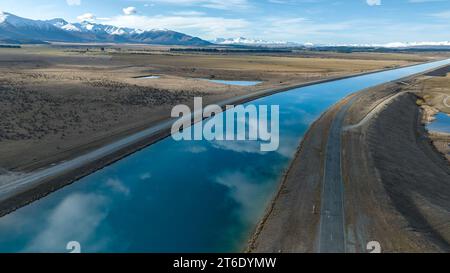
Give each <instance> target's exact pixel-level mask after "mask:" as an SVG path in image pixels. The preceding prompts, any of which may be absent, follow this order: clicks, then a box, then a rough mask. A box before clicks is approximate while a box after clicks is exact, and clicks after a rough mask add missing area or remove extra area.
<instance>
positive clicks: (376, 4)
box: [0, 0, 450, 44]
mask: <svg viewBox="0 0 450 273" xmlns="http://www.w3.org/2000/svg"><path fill="white" fill-rule="evenodd" d="M0 11H4V12H10V13H13V14H15V15H18V16H21V17H26V18H31V19H52V18H57V17H59V18H64V19H66V20H67V21H70V22H77V21H80V20H92V21H94V22H97V23H102V24H111V25H116V26H121V27H132V28H140V29H144V30H148V29H171V30H175V31H180V32H183V33H186V34H189V35H193V36H198V37H200V38H203V39H207V40H213V39H215V38H218V37H221V38H231V37H246V38H249V39H263V40H267V41H290V42H299V43H315V44H366V43H370V44H374V43H376V44H383V43H391V42H424V41H426V42H431V41H432V42H441V41H449V40H450V0H20V1H17V0H0Z"/></svg>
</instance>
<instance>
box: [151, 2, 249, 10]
mask: <svg viewBox="0 0 450 273" xmlns="http://www.w3.org/2000/svg"><path fill="white" fill-rule="evenodd" d="M149 2H150V1H149ZM151 2H159V3H164V4H173V5H178V6H201V7H205V8H210V9H224V10H232V9H238V8H240V9H242V8H248V7H249V6H250V4H249V1H248V0H152V1H151Z"/></svg>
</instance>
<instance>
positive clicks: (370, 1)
mask: <svg viewBox="0 0 450 273" xmlns="http://www.w3.org/2000/svg"><path fill="white" fill-rule="evenodd" d="M366 2H367V5H369V6H381V0H366Z"/></svg>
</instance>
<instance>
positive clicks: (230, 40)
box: [212, 37, 300, 46]
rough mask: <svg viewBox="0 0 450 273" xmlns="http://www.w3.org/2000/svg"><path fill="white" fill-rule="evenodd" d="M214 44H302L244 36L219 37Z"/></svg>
mask: <svg viewBox="0 0 450 273" xmlns="http://www.w3.org/2000/svg"><path fill="white" fill-rule="evenodd" d="M212 42H213V43H214V44H218V45H266V46H270V45H273V46H277V45H278V46H286V45H297V46H298V45H300V44H297V43H291V42H286V41H266V40H259V39H247V38H244V37H238V38H217V39H215V40H214V41H212Z"/></svg>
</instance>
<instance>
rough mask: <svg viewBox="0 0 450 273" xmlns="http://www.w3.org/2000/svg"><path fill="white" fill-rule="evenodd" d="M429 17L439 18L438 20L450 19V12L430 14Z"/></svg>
mask: <svg viewBox="0 0 450 273" xmlns="http://www.w3.org/2000/svg"><path fill="white" fill-rule="evenodd" d="M431 16H433V17H436V18H440V19H450V10H446V11H442V12H438V13H433V14H431Z"/></svg>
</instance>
